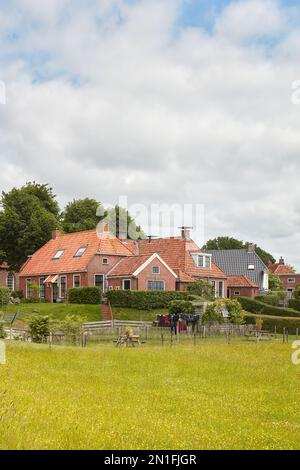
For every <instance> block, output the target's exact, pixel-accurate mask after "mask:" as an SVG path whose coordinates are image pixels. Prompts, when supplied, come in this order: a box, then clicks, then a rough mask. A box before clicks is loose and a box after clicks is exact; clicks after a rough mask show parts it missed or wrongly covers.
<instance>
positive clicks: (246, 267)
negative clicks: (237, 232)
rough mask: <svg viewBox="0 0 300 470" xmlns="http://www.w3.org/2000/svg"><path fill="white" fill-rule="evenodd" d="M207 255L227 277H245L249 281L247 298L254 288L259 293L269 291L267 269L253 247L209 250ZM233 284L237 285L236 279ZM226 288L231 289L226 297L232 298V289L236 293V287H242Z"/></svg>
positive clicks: (251, 294)
mask: <svg viewBox="0 0 300 470" xmlns="http://www.w3.org/2000/svg"><path fill="white" fill-rule="evenodd" d="M209 253H210V254H211V256H212V259H213V261H214V262H215V263H216V264H217V265H218V266H219V268H220V269H222V271H223V272H224V273H226V274H227V275H228V276H235V277H236V276H243V278H245V277H246V278H247V279H248V280H249V281H250V283H249V290H246V292H248V296H249V297H252V296H253V293H254V292H253V290H252V289H255V288H256V287H257V288H258V290H259V293H263V292H266V291H268V290H269V269H268V268H267V266H266V265H265V264H264V262H263V261H262V260H261V258H260V257H259V256H258V254H257V253H256V251H255V245H249V247H248V249H239V250H211V251H209ZM241 280H242V278H240V279H239V281H238V282H241ZM229 282H230V280H229ZM232 282H233V281H231V283H232ZM243 282H244V281H243ZM234 283H235V284H236V283H237V279H235V280H234ZM250 284H251V285H250ZM252 284H253V285H252ZM254 285H255V286H254ZM228 287H229V288H230V289H231V290H230V292H228V297H231V296H232V289H235V288H237V289H236V291H238V290H239V289H238V287H240V288H242V286H233V285H231V286H228ZM244 287H246V286H244ZM241 295H242V294H241Z"/></svg>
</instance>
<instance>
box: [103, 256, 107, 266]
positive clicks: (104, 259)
mask: <svg viewBox="0 0 300 470" xmlns="http://www.w3.org/2000/svg"><path fill="white" fill-rule="evenodd" d="M102 264H105V265H106V266H107V265H108V264H109V261H108V258H103V260H102Z"/></svg>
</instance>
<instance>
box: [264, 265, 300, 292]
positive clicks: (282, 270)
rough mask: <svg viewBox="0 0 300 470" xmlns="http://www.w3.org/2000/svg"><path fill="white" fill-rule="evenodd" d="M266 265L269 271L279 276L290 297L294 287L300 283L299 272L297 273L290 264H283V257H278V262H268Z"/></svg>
mask: <svg viewBox="0 0 300 470" xmlns="http://www.w3.org/2000/svg"><path fill="white" fill-rule="evenodd" d="M268 267H269V270H270V272H271V273H273V274H276V275H277V276H279V278H280V280H281V282H282V284H283V287H284V289H285V291H286V292H287V293H288V295H289V297H292V295H293V292H294V290H295V287H296V286H297V285H298V284H300V274H297V273H296V272H295V270H294V269H293V268H292V267H291V266H289V265H287V264H285V261H284V258H283V257H281V258H280V259H279V262H278V263H274V264H272V263H270V264H269V266H268Z"/></svg>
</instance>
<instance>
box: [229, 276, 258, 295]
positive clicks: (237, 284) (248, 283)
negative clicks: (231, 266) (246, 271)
mask: <svg viewBox="0 0 300 470" xmlns="http://www.w3.org/2000/svg"><path fill="white" fill-rule="evenodd" d="M227 291H228V297H229V298H231V299H234V298H236V297H240V296H241V297H252V298H254V297H257V296H258V294H259V285H258V284H256V283H255V282H254V281H252V280H251V279H249V277H247V276H244V275H239V276H231V275H230V276H228V280H227Z"/></svg>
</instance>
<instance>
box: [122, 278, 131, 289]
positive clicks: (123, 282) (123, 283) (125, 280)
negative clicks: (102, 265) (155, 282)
mask: <svg viewBox="0 0 300 470" xmlns="http://www.w3.org/2000/svg"><path fill="white" fill-rule="evenodd" d="M128 281H129V282H130V289H125V287H124V285H125V282H128ZM122 290H131V279H123V280H122Z"/></svg>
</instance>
